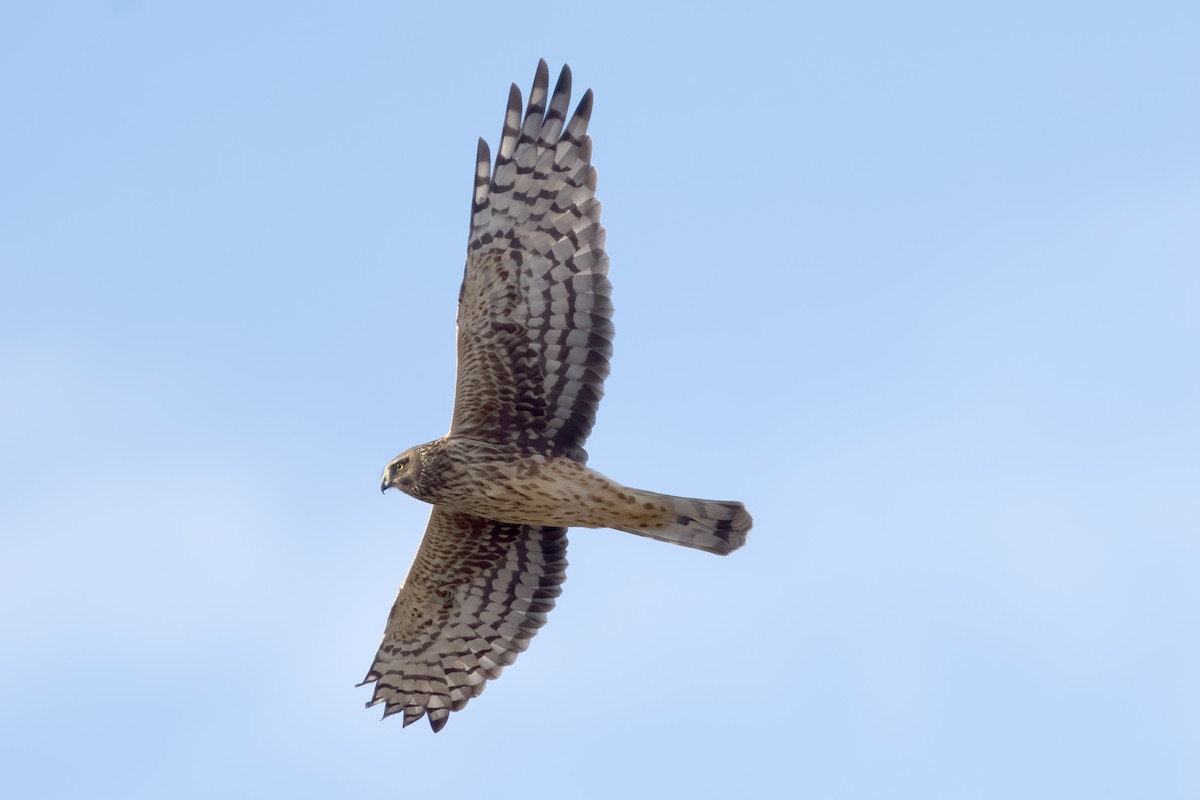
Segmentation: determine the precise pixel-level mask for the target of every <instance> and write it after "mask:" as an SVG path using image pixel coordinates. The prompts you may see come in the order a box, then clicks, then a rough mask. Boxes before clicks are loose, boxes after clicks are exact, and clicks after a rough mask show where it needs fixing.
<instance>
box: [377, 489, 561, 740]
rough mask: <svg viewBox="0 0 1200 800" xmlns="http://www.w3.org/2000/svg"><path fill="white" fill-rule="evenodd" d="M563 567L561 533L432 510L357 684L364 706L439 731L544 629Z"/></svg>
mask: <svg viewBox="0 0 1200 800" xmlns="http://www.w3.org/2000/svg"><path fill="white" fill-rule="evenodd" d="M566 569H567V530H566V528H538V527H534V526H530V525H508V524H505V523H501V522H496V521H495V520H490V519H482V518H480V517H475V516H472V515H470V514H459V513H455V512H451V511H446V510H443V509H442V508H441V507H439V506H434V508H433V513H432V514H431V515H430V517H429V526H428V527H427V528H426V529H425V538H424V539H423V540H422V541H421V547H420V549H419V550H418V551H417V557H416V559H415V560H414V561H413V565H412V567H410V568H409V571H408V577H406V578H405V579H404V583H403V584H401V586H400V593H399V594H398V595H397V596H396V602H395V603H394V604H393V605H392V611H391V613H390V614H389V615H388V622H387V628H386V629H385V630H384V634H383V642H382V644H380V645H379V652H378V653H376V655H375V663H374V664H372V665H371V670H370V671H369V672H368V673H367V677H366V678H365V679H363V683H364V684H365V683H371V682H372V681H374V683H375V692H374V694H373V695H372V696H371V702H369V703H367V706H368V707H370V706H373V705H375V704H376V703H384V704H385V705H384V711H383V716H384V717H387V716H389V715H391V714H395V713H397V712H400V711H403V712H404V725H405V726H408V725H409V724H410V723H412V722H416V721H417V720H418V719H420V718H421V717H422V716H423V715H425V714H428V715H429V724H430V725H431V726H432V727H433V729H434V730H435V731H439V730H441V729H442V727H443V726H444V725H445V724H446V719H447V718H448V717H449V716H450V712H451V711H458V710H460V709H461V708H462V707H463V706H465V705H466V704H467V701H469V700H470V699H471V698H472V697H475V696H477V695H479V694H480V693H481V692H482V691H483V687H484V685H485V681H486V680H487V679H489V678H496V677H499V675H500V671H501V670H502V669H503V668H504V667H505V666H507V665H509V664H511V663H512V662H513V661H514V660H515V659H516V657H517V653H520V652H523V651H524V650H525V648H526V647H528V646H529V640H530V639H532V638H533V636H534V634H536V633H537V630H538V628H540V627H541V626H542V625H544V624H545V622H546V614H547V613H548V612H549V611H550V609H552V608H554V598H556V597H558V595H559V594H560V593H561V592H562V588H561V585H562V582H563V581H564V580H565V579H566ZM360 685H361V684H360Z"/></svg>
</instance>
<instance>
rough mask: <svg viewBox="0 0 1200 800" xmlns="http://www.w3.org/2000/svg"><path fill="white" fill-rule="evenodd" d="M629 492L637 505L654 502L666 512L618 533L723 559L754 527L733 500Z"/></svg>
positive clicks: (751, 521)
mask: <svg viewBox="0 0 1200 800" xmlns="http://www.w3.org/2000/svg"><path fill="white" fill-rule="evenodd" d="M629 491H631V492H632V493H633V495H634V496H635V497H636V498H637V500H638V502H639V503H640V504H645V503H653V504H654V505H656V506H659V507H665V509H667V513H666V514H664V515H663V516H662V517H660V521H659V522H655V523H650V524H647V525H644V526H638V527H624V526H620V527H617V530H620V531H625V532H626V533H636V534H637V535H638V536H648V537H650V538H651V539H658V540H659V541H662V542H670V543H671V544H681V545H683V546H684V547H694V548H695V549H697V550H704V551H705V552H708V553H716V554H717V555H719V556H724V555H728V554H730V553H732V552H733V551H734V550H737V549H738V548H739V547H741V546H742V545H744V544H745V543H746V533H747V532H748V531H749V530H750V526H751V525H752V524H754V520H752V519H751V518H750V514H749V513H748V512H747V511H746V507H745V506H744V505H742V504H741V503H738V502H736V501H733V500H698V499H696V498H694V497H675V496H673V495H669V494H657V493H655V492H646V491H642V490H641V489H631V490H629Z"/></svg>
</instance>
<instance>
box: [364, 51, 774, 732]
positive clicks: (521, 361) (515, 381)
mask: <svg viewBox="0 0 1200 800" xmlns="http://www.w3.org/2000/svg"><path fill="white" fill-rule="evenodd" d="M547 86H548V69H547V67H546V62H545V61H540V62H539V63H538V67H537V73H536V74H535V76H534V79H533V90H532V91H531V92H530V95H529V104H528V105H527V106H526V107H525V109H524V115H523V116H522V105H521V92H520V90H519V89H518V88H517V86H516V84H513V86H512V88H511V89H510V90H509V95H508V109H507V111H506V112H505V116H504V128H503V132H502V133H501V136H500V148H499V151H498V152H497V154H496V162H495V165H494V166H493V165H492V164H491V154H490V151H489V150H488V145H487V143H486V142H485V141H484V140H483V139H480V140H479V150H478V154H477V157H476V163H475V189H474V195H473V197H472V202H471V230H470V236H469V239H468V242H467V263H466V269H465V272H464V275H463V282H462V288H461V290H460V291H459V298H458V377H457V382H456V386H455V396H454V413H453V417H452V421H451V425H450V432H449V433H447V434H446V435H445V436H443V437H442V438H440V439H436V440H434V441H432V442H428V443H426V444H422V445H417V446H416V447H413V448H411V449H409V450H407V451H405V452H404V453H401V454H400V455H399V456H397V457H396V458H394V459H393V460H392V461H391V462H389V463H388V465H387V467H385V468H384V471H383V480H382V482H381V486H380V489H381V490H383V491H386V490H387V489H389V488H396V489H399V490H400V491H402V492H405V493H406V494H409V495H411V496H412V497H415V498H417V499H419V500H424V501H425V502H427V503H430V504H432V505H433V511H432V513H431V514H430V517H429V524H428V527H427V528H426V529H425V537H424V539H423V540H422V541H421V545H420V548H419V549H418V551H417V556H416V558H415V560H414V561H413V564H412V566H411V567H410V568H409V572H408V576H407V577H406V578H405V579H404V583H403V584H402V585H401V587H400V592H399V594H398V595H397V597H396V602H395V603H394V604H393V606H392V610H391V613H390V614H389V615H388V620H387V627H386V629H385V630H384V634H383V642H382V643H381V644H380V646H379V651H378V653H376V655H375V662H374V663H373V664H372V665H371V669H370V671H369V672H368V673H367V677H366V678H365V679H364V680H363V683H362V684H360V685H365V684H369V683H373V684H374V693H373V694H372V696H371V700H370V702H368V703H367V706H368V707H370V706H373V705H376V704H379V703H382V704H384V712H383V716H384V717H388V716H390V715H392V714H398V713H403V714H404V725H406V726H407V725H409V724H410V723H413V722H416V721H417V720H419V719H420V718H421V717H423V716H424V717H428V719H429V724H430V725H431V726H432V727H433V730H434V731H439V730H441V729H442V727H443V726H445V724H446V721H447V719H448V718H449V716H450V712H451V711H459V710H461V709H462V708H463V707H464V706H466V704H467V703H468V702H469V701H470V700H471V698H473V697H476V696H478V695H479V694H480V693H481V692H482V691H483V689H484V686H485V685H486V682H487V681H488V680H489V679H492V678H496V677H498V676H499V675H500V672H501V670H502V669H503V668H504V667H506V666H508V665H509V664H511V663H513V661H514V660H515V659H516V657H517V654H518V653H520V652H523V651H524V650H525V648H527V647H528V646H529V640H530V639H532V638H533V636H534V634H536V633H537V631H538V629H539V628H540V627H542V625H544V624H545V622H546V615H547V614H548V613H549V612H550V609H552V608H553V607H554V599H555V598H556V597H558V595H559V593H560V592H561V591H562V589H561V584H562V582H563V580H564V579H565V573H566V567H567V560H566V550H567V528H569V527H582V528H615V529H616V530H620V531H627V532H629V533H635V534H637V535H639V536H648V537H650V538H652V539H659V540H661V541H664V542H671V543H673V544H679V545H684V546H685V547H693V548H696V549H698V550H704V551H707V552H710V553H716V554H718V555H726V554H728V553H730V552H732V551H734V550H736V549H737V548H739V547H741V546H742V545H743V544H744V543H745V541H746V533H747V531H749V530H750V525H751V519H750V515H749V514H748V513H747V512H746V508H745V506H743V505H742V504H741V503H738V502H733V501H720V500H698V499H693V498H687V497H674V496H671V495H665V494H657V493H655V492H648V491H644V490H641V489H633V488H630V487H628V486H623V485H621V484H619V483H617V482H616V481H614V480H611V479H610V478H607V477H605V476H604V475H602V474H600V473H599V472H596V471H594V470H592V469H590V468H589V467H587V466H586V463H587V453H586V452H585V451H584V449H583V445H584V442H585V440H586V439H587V437H588V434H589V433H590V432H591V430H592V424H593V423H594V422H595V419H596V408H597V406H598V405H599V403H600V397H601V396H602V395H603V393H604V388H603V387H604V379H605V378H606V377H607V376H608V372H609V358H610V357H611V355H612V339H613V325H612V310H613V307H612V301H611V300H610V295H611V290H612V284H610V283H609V280H608V256H606V255H605V253H604V227H603V226H602V225H601V224H600V201H598V200H597V199H596V168H595V167H593V166H592V164H591V154H592V141H591V137H589V136H588V134H587V126H588V120H589V119H590V117H591V113H592V92H591V90H590V89H589V90H588V91H587V92H585V93H584V95H583V97H582V99H581V100H580V101H579V105H578V106H577V107H576V109H575V112H574V114H572V115H571V116H570V117H569V118H568V117H567V111H568V109H569V103H570V98H571V71H570V69H569V68H568V67H566V66H564V67H563V68H562V72H561V73H560V74H559V77H558V82H557V84H556V85H555V87H554V91H553V93H550V92H548V91H547Z"/></svg>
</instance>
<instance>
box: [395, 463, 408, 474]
mask: <svg viewBox="0 0 1200 800" xmlns="http://www.w3.org/2000/svg"><path fill="white" fill-rule="evenodd" d="M406 466H407V464H406V463H405V462H403V461H400V462H398V463H397V464H396V472H404V468H405V467H406Z"/></svg>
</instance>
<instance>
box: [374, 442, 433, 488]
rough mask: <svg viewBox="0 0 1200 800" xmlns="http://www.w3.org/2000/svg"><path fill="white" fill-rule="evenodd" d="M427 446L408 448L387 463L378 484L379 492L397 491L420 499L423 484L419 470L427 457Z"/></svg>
mask: <svg viewBox="0 0 1200 800" xmlns="http://www.w3.org/2000/svg"><path fill="white" fill-rule="evenodd" d="M429 449H430V447H429V445H425V444H422V445H417V446H416V447H410V448H409V449H407V450H405V451H404V452H403V453H401V454H400V455H398V456H396V457H395V458H393V459H392V460H391V461H389V462H388V465H387V466H386V467H384V468H383V479H382V480H381V481H380V482H379V491H381V492H386V491H387V490H388V489H399V490H400V491H402V492H404V493H405V494H409V495H412V496H413V497H417V498H420V497H421V491H422V488H423V483H422V480H421V468H422V467H423V466H424V465H425V462H426V460H427V458H428V455H429Z"/></svg>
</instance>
